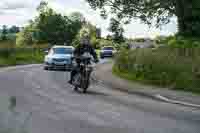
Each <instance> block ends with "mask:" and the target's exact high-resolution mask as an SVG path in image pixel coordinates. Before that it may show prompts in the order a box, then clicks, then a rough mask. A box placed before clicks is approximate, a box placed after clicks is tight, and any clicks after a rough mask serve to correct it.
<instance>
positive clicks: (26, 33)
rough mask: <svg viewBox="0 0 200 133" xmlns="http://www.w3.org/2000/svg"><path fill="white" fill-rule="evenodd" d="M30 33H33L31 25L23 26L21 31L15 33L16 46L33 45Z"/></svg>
mask: <svg viewBox="0 0 200 133" xmlns="http://www.w3.org/2000/svg"><path fill="white" fill-rule="evenodd" d="M32 35H33V32H32V27H31V26H27V27H25V29H24V30H23V31H21V32H19V33H17V38H16V46H17V47H24V46H31V45H33V37H32Z"/></svg>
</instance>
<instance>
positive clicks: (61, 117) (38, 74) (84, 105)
mask: <svg viewBox="0 0 200 133" xmlns="http://www.w3.org/2000/svg"><path fill="white" fill-rule="evenodd" d="M68 78H69V73H68V72H63V71H45V70H43V67H42V66H34V67H29V68H24V69H16V70H10V71H5V72H0V93H2V94H7V95H10V96H12V95H14V96H16V97H17V109H18V110H22V111H24V112H32V117H31V122H30V128H31V132H32V133H200V126H199V125H200V110H198V109H194V108H189V107H184V106H180V105H173V104H169V103H164V102H161V101H155V100H153V99H148V98H145V97H141V96H137V95H129V94H126V93H123V92H120V91H115V90H112V89H109V88H107V87H106V86H104V85H102V84H98V83H95V82H93V83H92V85H91V87H90V89H89V92H88V94H82V93H77V92H74V91H73V88H72V86H70V85H69V84H67V80H68Z"/></svg>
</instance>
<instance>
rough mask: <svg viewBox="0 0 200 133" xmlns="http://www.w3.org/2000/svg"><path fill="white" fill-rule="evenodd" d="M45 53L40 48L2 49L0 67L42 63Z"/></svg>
mask: <svg viewBox="0 0 200 133" xmlns="http://www.w3.org/2000/svg"><path fill="white" fill-rule="evenodd" d="M43 59H44V53H43V51H41V49H38V48H12V49H0V67H5V66H10V65H20V64H32V63H42V62H43Z"/></svg>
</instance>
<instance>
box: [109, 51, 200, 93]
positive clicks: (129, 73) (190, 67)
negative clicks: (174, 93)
mask: <svg viewBox="0 0 200 133" xmlns="http://www.w3.org/2000/svg"><path fill="white" fill-rule="evenodd" d="M183 50H184V49H166V48H165V49H156V50H152V49H139V50H131V51H121V52H120V53H119V54H118V55H117V56H116V58H115V63H114V66H113V73H114V74H115V75H117V76H119V77H121V78H124V79H127V80H130V81H139V82H141V83H144V84H151V85H155V86H160V87H164V88H171V89H173V90H181V91H187V92H192V93H197V94H200V82H199V81H200V69H199V64H200V60H199V59H200V58H199V56H197V55H199V50H198V49H194V50H192V49H185V50H186V51H187V52H186V55H185V54H184V53H185V50H184V51H183ZM191 50H192V51H191ZM183 52H184V53H183Z"/></svg>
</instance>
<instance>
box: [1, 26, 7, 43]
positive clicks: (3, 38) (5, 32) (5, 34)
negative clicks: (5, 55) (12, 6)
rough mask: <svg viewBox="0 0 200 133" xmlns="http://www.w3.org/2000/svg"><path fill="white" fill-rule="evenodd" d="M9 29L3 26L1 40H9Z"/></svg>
mask: <svg viewBox="0 0 200 133" xmlns="http://www.w3.org/2000/svg"><path fill="white" fill-rule="evenodd" d="M7 34H8V29H7V26H6V25H3V29H2V33H1V40H3V41H5V40H7Z"/></svg>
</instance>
